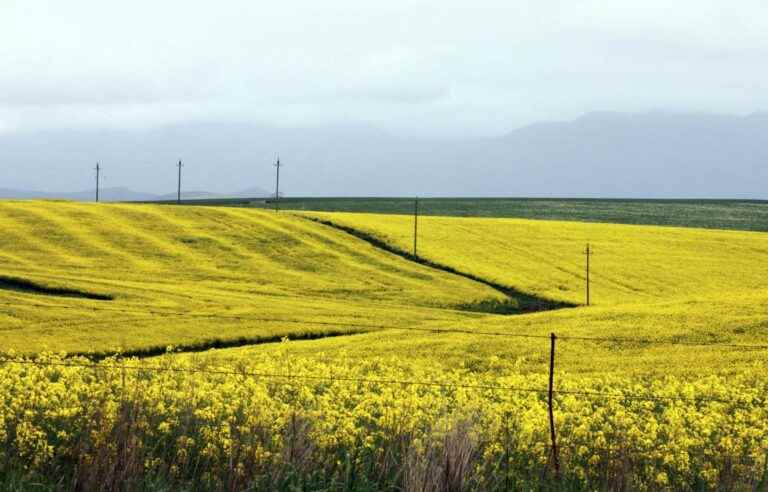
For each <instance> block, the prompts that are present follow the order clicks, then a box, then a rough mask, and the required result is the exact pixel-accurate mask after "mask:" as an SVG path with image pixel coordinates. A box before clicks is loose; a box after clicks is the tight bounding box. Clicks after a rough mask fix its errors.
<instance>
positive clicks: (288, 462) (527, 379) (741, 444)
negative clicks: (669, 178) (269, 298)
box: [0, 355, 768, 490]
mask: <svg viewBox="0 0 768 492" xmlns="http://www.w3.org/2000/svg"><path fill="white" fill-rule="evenodd" d="M72 364H81V365H72ZM766 376H768V374H765V372H764V371H763V372H762V373H756V372H752V373H750V374H749V375H747V374H746V373H745V374H741V375H731V376H729V377H728V379H727V380H726V379H725V378H721V377H717V376H708V377H706V378H702V379H697V380H691V379H681V378H671V377H670V378H667V379H663V380H661V379H656V380H631V379H628V378H622V377H597V378H586V377H585V378H581V379H579V378H574V377H569V378H568V380H567V384H565V385H559V386H558V387H557V390H559V391H561V393H556V395H555V422H556V427H557V431H558V438H559V446H560V461H561V467H562V470H561V473H562V475H561V477H560V480H562V481H564V482H565V483H569V484H572V485H573V486H575V487H578V488H581V487H585V488H598V487H600V488H603V487H610V488H622V487H626V488H632V489H658V488H663V487H671V488H676V489H679V488H694V487H698V488H723V487H724V488H729V489H745V490H748V489H754V488H759V487H761V486H765V485H766V479H767V478H768V477H766V453H767V452H768V406H766V396H765V395H766V394H767V393H766V392H767V391H768V377H766ZM505 388H518V389H525V388H532V389H534V390H537V389H539V388H541V389H545V388H546V376H545V375H520V374H515V373H514V372H511V371H503V370H502V371H498V372H497V373H495V374H488V373H486V374H474V373H470V372H467V371H461V370H455V371H447V372H439V373H438V372H435V371H433V370H430V369H429V368H427V367H420V366H417V365H413V364H409V363H407V362H406V361H405V360H402V359H395V358H389V359H377V360H371V361H369V362H367V363H364V364H360V363H359V362H354V363H353V362H352V361H347V360H343V359H341V360H337V361H334V363H332V364H330V363H328V364H325V363H320V362H317V361H311V360H310V359H297V360H293V361H286V360H283V359H274V360H268V359H263V360H260V361H258V362H248V361H245V360H243V361H242V362H241V363H237V364H234V365H230V366H219V365H212V362H210V361H208V362H205V361H202V360H199V359H195V358H184V357H167V358H161V359H159V360H154V361H141V360H116V359H112V360H106V361H103V362H100V363H98V364H94V365H92V366H90V362H88V361H87V360H84V359H64V358H61V357H60V356H55V355H46V356H42V357H40V358H38V359H36V360H35V362H34V363H29V361H27V363H19V362H18V361H16V362H9V361H6V362H5V363H3V364H2V366H0V453H1V456H0V463H1V464H2V467H3V469H2V473H1V474H0V475H2V476H4V477H8V476H16V477H22V478H21V479H22V480H30V481H31V480H39V479H40V477H47V479H48V480H50V479H51V477H58V478H59V480H60V482H59V485H62V484H64V485H65V486H67V487H68V486H70V485H72V486H79V487H83V488H86V489H92V488H97V487H106V488H109V487H110V486H111V485H110V484H112V485H114V484H121V485H120V486H121V487H122V486H124V487H126V488H128V489H132V488H133V489H140V488H146V487H147V484H150V483H154V484H157V483H162V484H165V485H166V486H173V487H182V486H192V485H194V486H195V487H202V488H206V489H230V490H232V489H245V488H248V487H256V488H260V487H261V488H266V487H269V488H284V489H290V488H292V487H297V486H304V487H309V488H326V489H341V488H344V487H346V488H347V489H356V488H362V489H369V490H370V489H379V490H381V489H384V490H389V489H400V490H402V489H406V490H494V489H495V490H503V489H505V488H514V489H520V488H527V489H535V488H537V487H541V486H543V485H546V484H552V483H554V482H553V481H554V480H555V477H554V475H553V474H552V466H551V465H552V463H551V447H550V444H549V428H548V420H547V404H546V394H545V392H543V391H522V390H519V391H518V390H511V389H505ZM568 391H583V392H587V393H592V392H594V393H600V394H601V395H596V394H590V395H583V394H571V393H567V392H568ZM696 398H702V399H696Z"/></svg>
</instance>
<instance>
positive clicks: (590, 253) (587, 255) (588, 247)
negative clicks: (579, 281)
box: [584, 243, 594, 306]
mask: <svg viewBox="0 0 768 492" xmlns="http://www.w3.org/2000/svg"><path fill="white" fill-rule="evenodd" d="M593 254H594V252H593V251H592V249H591V248H590V246H589V243H587V247H586V249H585V250H584V255H585V256H586V257H587V265H586V267H587V273H586V280H587V306H589V301H590V300H589V257H590V256H592V255H593Z"/></svg>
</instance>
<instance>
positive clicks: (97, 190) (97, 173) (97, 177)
mask: <svg viewBox="0 0 768 492" xmlns="http://www.w3.org/2000/svg"><path fill="white" fill-rule="evenodd" d="M100 171H101V166H100V165H99V163H98V162H97V163H96V203H99V172H100Z"/></svg>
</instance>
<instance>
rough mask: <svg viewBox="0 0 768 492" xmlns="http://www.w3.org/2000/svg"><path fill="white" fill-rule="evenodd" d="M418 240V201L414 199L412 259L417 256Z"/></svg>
mask: <svg viewBox="0 0 768 492" xmlns="http://www.w3.org/2000/svg"><path fill="white" fill-rule="evenodd" d="M418 240H419V199H418V198H416V199H415V200H414V201H413V257H414V258H416V257H418V256H419V252H418V249H416V247H417V246H418Z"/></svg>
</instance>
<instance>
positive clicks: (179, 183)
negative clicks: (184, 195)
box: [176, 159, 184, 205]
mask: <svg viewBox="0 0 768 492" xmlns="http://www.w3.org/2000/svg"><path fill="white" fill-rule="evenodd" d="M176 167H178V168H179V181H178V186H177V188H176V204H177V205H181V168H182V167H184V165H183V164H182V163H181V159H179V163H178V164H176Z"/></svg>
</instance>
